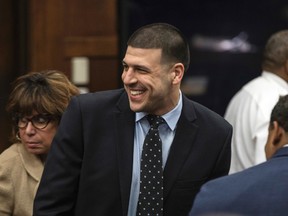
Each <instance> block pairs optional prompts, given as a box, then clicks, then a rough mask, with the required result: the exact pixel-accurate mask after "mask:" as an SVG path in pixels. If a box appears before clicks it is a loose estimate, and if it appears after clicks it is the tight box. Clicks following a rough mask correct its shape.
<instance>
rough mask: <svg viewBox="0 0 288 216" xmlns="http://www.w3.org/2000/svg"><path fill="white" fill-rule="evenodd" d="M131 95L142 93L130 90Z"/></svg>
mask: <svg viewBox="0 0 288 216" xmlns="http://www.w3.org/2000/svg"><path fill="white" fill-rule="evenodd" d="M130 93H131V95H133V96H135V95H140V94H142V93H143V91H130Z"/></svg>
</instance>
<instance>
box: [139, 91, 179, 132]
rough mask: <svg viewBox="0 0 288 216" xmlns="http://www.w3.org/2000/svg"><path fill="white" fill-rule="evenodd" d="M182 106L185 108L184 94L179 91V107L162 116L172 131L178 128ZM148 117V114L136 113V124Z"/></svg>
mask: <svg viewBox="0 0 288 216" xmlns="http://www.w3.org/2000/svg"><path fill="white" fill-rule="evenodd" d="M182 106H183V101H182V92H181V91H179V101H178V103H177V105H176V106H175V107H174V109H172V110H171V111H170V112H168V113H166V114H164V115H162V116H161V117H162V118H163V119H164V120H165V121H166V123H167V125H168V126H169V128H170V129H171V130H172V131H173V130H175V128H176V124H177V122H178V119H179V118H180V114H181V110H182ZM146 115H147V113H146V112H136V117H135V122H137V121H139V120H141V119H142V118H143V117H145V116H146Z"/></svg>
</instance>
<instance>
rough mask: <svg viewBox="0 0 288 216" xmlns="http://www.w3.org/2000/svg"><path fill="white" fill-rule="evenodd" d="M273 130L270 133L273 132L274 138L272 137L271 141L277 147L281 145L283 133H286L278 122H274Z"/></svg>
mask: <svg viewBox="0 0 288 216" xmlns="http://www.w3.org/2000/svg"><path fill="white" fill-rule="evenodd" d="M272 127H273V128H272V129H271V130H270V131H269V133H270V132H271V133H272V135H271V136H272V137H271V139H272V140H271V141H272V144H273V145H274V146H275V147H277V146H278V145H279V144H280V143H281V139H282V137H283V135H284V134H283V133H285V131H284V130H283V128H282V127H280V126H279V124H278V122H277V121H274V122H273V126H272Z"/></svg>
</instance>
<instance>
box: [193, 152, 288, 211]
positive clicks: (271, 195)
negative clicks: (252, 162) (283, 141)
mask: <svg viewBox="0 0 288 216" xmlns="http://www.w3.org/2000/svg"><path fill="white" fill-rule="evenodd" d="M287 180H288V147H284V148H281V149H279V150H278V151H277V152H276V154H275V155H274V156H273V157H272V158H271V159H270V160H268V161H266V162H264V163H262V164H259V165H256V166H254V167H251V168H249V169H246V170H244V171H241V172H238V173H235V174H232V175H229V176H225V177H222V178H219V179H216V180H212V181H211V182H208V183H207V184H205V185H204V186H203V187H202V188H201V191H200V192H199V194H198V195H197V196H196V199H195V202H194V206H193V208H192V211H191V212H190V214H189V216H200V215H203V216H204V215H226V216H228V215H231V216H232V215H233V216H242V215H243V216H244V215H245V216H246V215H251V216H252V215H253V216H258V215H259V216H272V215H273V216H276V215H277V216H282V215H283V216H284V215H285V216H286V215H288V195H287V194H288V181H287Z"/></svg>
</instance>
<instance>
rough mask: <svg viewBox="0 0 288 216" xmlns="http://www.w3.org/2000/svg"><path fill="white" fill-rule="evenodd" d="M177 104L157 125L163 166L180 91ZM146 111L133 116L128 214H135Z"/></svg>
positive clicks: (146, 130) (170, 142)
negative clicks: (132, 149)
mask: <svg viewBox="0 0 288 216" xmlns="http://www.w3.org/2000/svg"><path fill="white" fill-rule="evenodd" d="M179 98H180V99H179V101H178V104H177V105H176V107H175V108H174V109H173V110H171V111H170V112H168V113H166V114H165V115H163V116H162V118H163V119H164V120H165V121H166V123H167V124H161V125H160V126H159V134H160V138H161V140H162V159H163V167H165V164H166V161H167V158H168V154H169V150H170V147H171V144H172V141H173V139H174V136H175V131H176V124H177V122H178V120H179V117H180V114H181V110H182V106H183V105H182V94H181V92H180V97H179ZM146 115H147V113H143V112H139V113H136V118H135V136H134V152H133V173H132V182H131V192H130V200H129V208H128V216H135V215H136V210H137V203H138V196H139V190H140V160H141V153H142V146H143V142H144V139H145V136H146V134H147V133H148V130H149V128H150V125H149V122H148V120H147V119H146V118H144V117H145V116H146Z"/></svg>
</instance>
